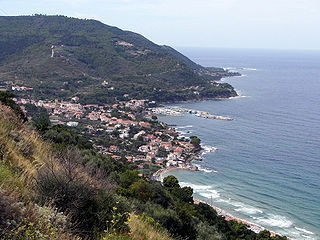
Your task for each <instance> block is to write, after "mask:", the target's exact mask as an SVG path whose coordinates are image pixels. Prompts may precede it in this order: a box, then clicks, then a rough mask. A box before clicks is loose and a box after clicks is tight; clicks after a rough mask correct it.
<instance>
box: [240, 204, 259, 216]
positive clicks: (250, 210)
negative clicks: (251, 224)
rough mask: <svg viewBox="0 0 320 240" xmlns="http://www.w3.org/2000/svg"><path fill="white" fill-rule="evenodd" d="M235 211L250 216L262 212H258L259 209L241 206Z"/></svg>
mask: <svg viewBox="0 0 320 240" xmlns="http://www.w3.org/2000/svg"><path fill="white" fill-rule="evenodd" d="M235 211H236V212H242V213H245V214H251V215H255V214H259V213H260V214H261V213H263V211H262V210H260V209H257V208H254V207H247V206H242V207H239V208H236V209H235Z"/></svg>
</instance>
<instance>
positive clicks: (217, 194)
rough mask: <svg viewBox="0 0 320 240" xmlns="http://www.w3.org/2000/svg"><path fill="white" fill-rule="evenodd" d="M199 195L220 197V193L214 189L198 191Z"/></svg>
mask: <svg viewBox="0 0 320 240" xmlns="http://www.w3.org/2000/svg"><path fill="white" fill-rule="evenodd" d="M199 194H200V195H201V196H203V197H205V198H209V199H210V198H219V197H220V193H218V191H216V190H209V191H208V192H206V193H199Z"/></svg>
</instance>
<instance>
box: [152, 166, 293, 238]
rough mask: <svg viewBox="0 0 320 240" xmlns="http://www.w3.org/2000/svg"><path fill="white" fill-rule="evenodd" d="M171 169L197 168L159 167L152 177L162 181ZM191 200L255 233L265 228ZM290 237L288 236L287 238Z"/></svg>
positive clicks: (273, 234) (195, 169) (194, 168)
mask: <svg viewBox="0 0 320 240" xmlns="http://www.w3.org/2000/svg"><path fill="white" fill-rule="evenodd" d="M189 166H193V165H189ZM172 170H184V171H198V169H197V168H196V167H195V166H193V167H166V168H161V169H159V170H158V171H157V172H155V173H154V174H153V176H152V178H153V179H154V180H156V181H160V182H162V180H163V178H164V176H163V175H164V174H165V173H167V172H169V171H172ZM193 201H194V203H195V204H199V203H205V204H208V205H209V206H210V207H212V208H213V209H214V210H215V211H216V212H217V214H218V215H219V216H222V217H224V218H225V220H226V221H231V220H233V221H236V222H238V223H243V224H244V225H246V226H247V228H248V229H250V230H252V231H253V232H255V233H259V232H261V231H263V230H265V229H266V228H264V227H262V226H260V225H258V224H254V223H251V222H249V221H247V220H244V219H241V218H238V217H235V216H233V215H231V214H230V213H228V212H226V211H224V210H222V209H221V208H219V207H217V206H214V205H213V204H212V203H208V202H205V201H202V200H200V199H197V198H193ZM267 230H268V231H269V232H270V233H271V236H275V235H280V236H281V234H278V233H275V232H273V231H270V230H269V229H267ZM288 239H290V238H288Z"/></svg>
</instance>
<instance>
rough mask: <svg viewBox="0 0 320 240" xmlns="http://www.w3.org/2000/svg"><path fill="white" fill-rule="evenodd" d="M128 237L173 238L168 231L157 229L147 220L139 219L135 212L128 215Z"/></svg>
mask: <svg viewBox="0 0 320 240" xmlns="http://www.w3.org/2000/svg"><path fill="white" fill-rule="evenodd" d="M130 218H131V221H130V223H129V227H130V238H131V239H133V240H151V239H152V240H173V238H171V237H170V235H169V234H168V232H166V231H165V230H162V229H161V230H160V229H157V228H156V227H154V226H152V225H151V224H150V223H148V222H147V221H144V220H141V219H140V218H139V217H137V216H136V215H135V214H131V215H130Z"/></svg>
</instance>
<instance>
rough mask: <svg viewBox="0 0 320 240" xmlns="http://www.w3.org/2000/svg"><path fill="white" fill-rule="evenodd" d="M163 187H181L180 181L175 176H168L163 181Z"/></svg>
mask: <svg viewBox="0 0 320 240" xmlns="http://www.w3.org/2000/svg"><path fill="white" fill-rule="evenodd" d="M163 186H164V187H165V188H168V189H173V188H179V187H180V185H179V181H178V179H177V178H176V177H175V176H173V175H170V176H167V177H165V178H164V179H163Z"/></svg>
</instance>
